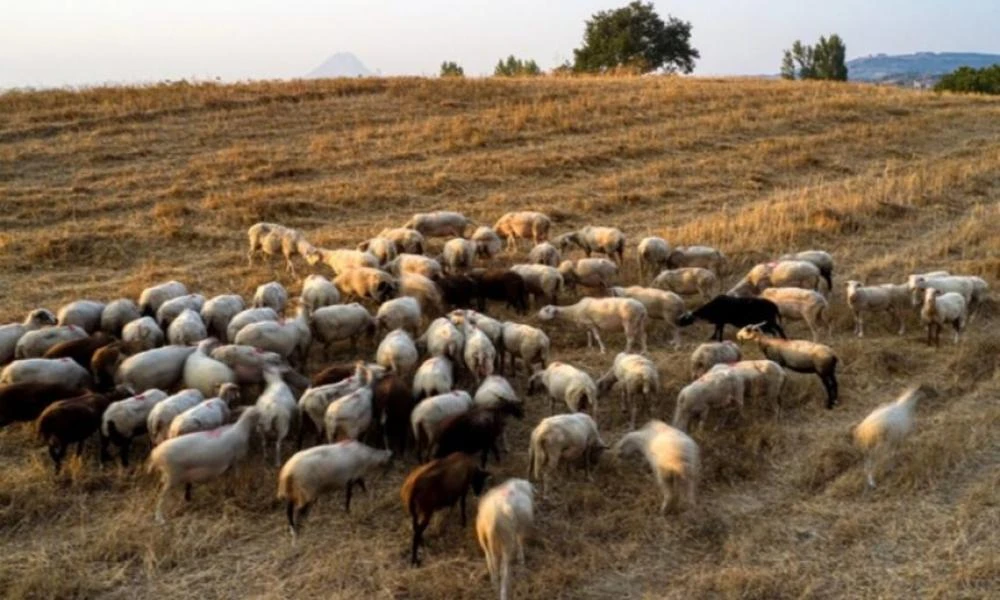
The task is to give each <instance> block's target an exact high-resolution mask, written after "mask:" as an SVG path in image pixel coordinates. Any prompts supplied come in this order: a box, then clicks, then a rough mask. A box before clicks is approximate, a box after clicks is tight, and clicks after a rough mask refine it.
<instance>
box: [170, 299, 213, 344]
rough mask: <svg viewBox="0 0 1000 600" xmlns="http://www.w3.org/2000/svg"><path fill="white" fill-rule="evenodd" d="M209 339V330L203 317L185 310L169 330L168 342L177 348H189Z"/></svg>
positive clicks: (171, 324) (187, 309)
mask: <svg viewBox="0 0 1000 600" xmlns="http://www.w3.org/2000/svg"><path fill="white" fill-rule="evenodd" d="M207 337H208V328H207V327H205V322H204V321H202V320H201V315H199V314H198V313H196V312H195V311H193V310H191V309H190V308H185V309H184V312H182V313H181V314H180V315H179V316H178V317H177V318H176V319H174V320H173V321H172V322H171V323H170V327H168V328H167V341H168V342H170V343H171V344H174V345H177V346H187V345H190V344H194V343H196V342H200V341H202V340H203V339H205V338H207Z"/></svg>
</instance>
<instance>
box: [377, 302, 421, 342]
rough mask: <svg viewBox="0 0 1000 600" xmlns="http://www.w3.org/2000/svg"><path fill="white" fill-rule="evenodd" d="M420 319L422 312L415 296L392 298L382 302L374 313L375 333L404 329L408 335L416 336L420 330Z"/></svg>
mask: <svg viewBox="0 0 1000 600" xmlns="http://www.w3.org/2000/svg"><path fill="white" fill-rule="evenodd" d="M422 320H423V312H422V311H421V310H420V302H418V301H417V299H416V298H414V297H412V296H401V297H399V298H393V299H392V300H388V301H386V302H383V303H382V304H381V306H379V307H378V312H376V313H375V331H376V335H378V332H380V331H392V330H393V329H405V330H406V331H408V332H409V333H410V335H412V336H416V335H418V333H419V332H420V323H421V321H422Z"/></svg>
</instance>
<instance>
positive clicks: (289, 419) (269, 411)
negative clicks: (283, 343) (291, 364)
mask: <svg viewBox="0 0 1000 600" xmlns="http://www.w3.org/2000/svg"><path fill="white" fill-rule="evenodd" d="M264 381H265V382H266V383H267V387H265V388H264V391H263V393H261V395H260V396H259V397H258V398H257V402H256V404H255V405H254V406H255V407H256V408H257V410H258V411H259V413H260V419H259V420H258V422H257V431H258V433H260V437H261V440H262V441H263V442H265V443H266V442H267V441H268V440H274V466H275V467H280V466H281V443H282V442H283V441H285V438H287V437H288V434H289V432H291V430H292V429H295V428H296V427H299V426H300V422H301V415H300V414H299V405H298V403H297V402H296V401H295V396H293V395H292V390H291V389H289V387H288V384H286V383H285V380H284V379H282V377H281V372H280V371H279V370H278V369H274V368H265V369H264Z"/></svg>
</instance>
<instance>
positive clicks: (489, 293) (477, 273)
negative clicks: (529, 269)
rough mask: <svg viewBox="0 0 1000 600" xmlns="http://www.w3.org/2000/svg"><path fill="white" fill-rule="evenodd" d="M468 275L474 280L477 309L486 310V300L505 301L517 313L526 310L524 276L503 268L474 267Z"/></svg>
mask: <svg viewBox="0 0 1000 600" xmlns="http://www.w3.org/2000/svg"><path fill="white" fill-rule="evenodd" d="M469 277H470V278H471V279H472V280H473V281H474V282H475V287H474V289H475V291H476V293H477V294H478V297H479V311H480V312H483V311H485V310H486V300H496V301H499V302H505V303H506V305H507V307H508V308H512V309H514V310H515V311H517V312H518V314H522V315H523V314H524V313H526V312H528V289H527V286H526V285H525V283H524V278H523V277H521V276H520V275H518V274H517V273H515V272H513V271H510V270H505V269H489V270H485V269H474V270H472V271H471V272H470V273H469Z"/></svg>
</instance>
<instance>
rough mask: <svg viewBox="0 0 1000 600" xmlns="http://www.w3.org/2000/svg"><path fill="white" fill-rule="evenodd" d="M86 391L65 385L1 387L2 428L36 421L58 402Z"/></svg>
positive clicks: (47, 384)
mask: <svg viewBox="0 0 1000 600" xmlns="http://www.w3.org/2000/svg"><path fill="white" fill-rule="evenodd" d="M85 391H86V389H85V388H83V387H76V386H69V385H66V384H64V383H11V384H6V385H0V428H3V427H6V426H7V425H10V424H11V423H24V422H28V421H34V420H35V419H37V418H38V415H40V414H42V411H43V410H45V408H46V407H47V406H49V405H50V404H52V403H53V402H56V401H57V400H64V399H66V398H75V397H77V396H79V395H80V394H83V393H84V392H85Z"/></svg>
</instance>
